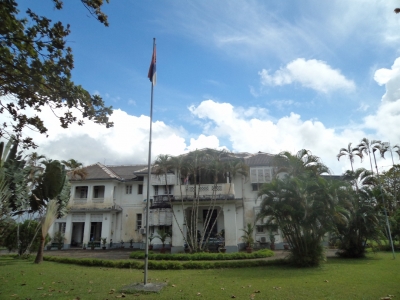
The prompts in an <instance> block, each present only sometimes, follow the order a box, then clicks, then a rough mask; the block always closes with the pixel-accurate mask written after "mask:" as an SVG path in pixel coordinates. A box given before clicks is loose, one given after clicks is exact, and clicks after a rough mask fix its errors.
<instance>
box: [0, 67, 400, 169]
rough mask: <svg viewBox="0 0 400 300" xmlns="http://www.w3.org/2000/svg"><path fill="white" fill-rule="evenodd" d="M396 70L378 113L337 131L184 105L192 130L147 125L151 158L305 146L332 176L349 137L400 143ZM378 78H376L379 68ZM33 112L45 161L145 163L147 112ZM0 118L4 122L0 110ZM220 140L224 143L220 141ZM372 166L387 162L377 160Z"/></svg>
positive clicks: (297, 120) (223, 105)
mask: <svg viewBox="0 0 400 300" xmlns="http://www.w3.org/2000/svg"><path fill="white" fill-rule="evenodd" d="M398 62H399V60H396V62H395V63H394V66H393V67H392V70H395V69H396V68H395V66H396V65H397V64H398ZM396 72H397V73H396ZM396 72H395V71H392V73H391V76H389V78H388V79H387V80H386V81H385V82H386V83H384V84H385V85H386V94H390V95H391V96H390V97H391V100H390V101H383V102H381V104H380V106H379V108H378V109H377V111H375V112H372V113H370V114H369V115H367V116H366V117H365V118H364V119H363V121H362V122H361V123H359V124H352V123H350V124H342V127H341V129H337V128H330V127H327V126H326V125H325V124H324V123H323V121H321V120H318V119H304V118H302V116H301V115H300V114H298V113H295V112H292V113H290V114H288V115H286V116H283V117H281V118H279V119H274V118H273V117H271V116H270V115H269V111H268V110H267V109H265V108H262V107H261V108H260V107H237V106H234V105H233V104H231V103H228V102H217V101H214V100H211V99H209V100H205V101H202V102H200V103H199V104H198V105H193V106H190V107H189V108H188V110H189V112H190V114H191V119H192V121H193V122H192V124H194V123H195V124H197V125H196V126H198V129H199V131H200V132H199V133H188V132H187V131H186V130H184V129H182V128H181V127H174V126H170V125H168V124H166V123H164V122H161V121H157V120H155V121H154V122H153V147H152V158H153V159H154V158H155V157H156V156H157V155H159V154H171V155H178V154H181V153H185V152H187V151H191V150H194V149H201V148H205V147H209V148H214V149H222V148H228V149H229V150H232V151H235V152H241V151H244V152H253V153H255V152H258V151H264V152H269V153H278V152H280V151H284V150H287V151H291V152H296V151H298V150H299V149H302V148H306V149H309V150H311V151H312V152H313V153H314V154H316V155H318V156H320V157H321V158H322V161H323V162H324V163H326V164H327V165H328V166H329V167H330V169H331V170H332V171H333V172H334V173H335V174H341V173H342V172H343V171H344V170H346V169H349V168H350V164H349V162H348V160H346V159H345V158H343V160H341V161H340V162H338V161H337V159H336V155H337V153H338V151H339V149H340V148H341V147H346V146H347V144H348V143H349V142H352V143H353V145H355V144H357V143H358V142H359V141H360V140H361V139H362V138H363V137H367V138H369V139H371V140H372V139H379V140H382V141H390V142H391V143H392V144H396V143H399V142H400V132H399V131H398V128H400V118H399V116H400V95H396V91H399V90H400V80H399V71H396ZM377 76H378V77H379V76H380V75H379V73H378V75H377ZM379 80H381V81H380V82H383V81H382V79H378V80H377V82H379ZM386 94H385V95H386ZM2 100H3V99H2ZM290 103H291V104H294V103H292V102H290ZM75 113H77V112H75ZM40 116H41V117H42V118H43V119H44V120H45V124H46V126H47V127H48V128H49V132H48V133H49V137H46V136H45V135H40V134H38V133H35V132H27V134H29V135H30V136H32V137H33V138H34V140H35V142H36V143H37V144H38V145H39V146H40V147H39V149H36V151H37V152H38V153H40V154H45V155H47V156H48V157H49V158H51V159H69V158H74V159H77V160H78V161H81V162H83V163H85V164H92V163H95V162H98V161H99V162H103V163H106V164H136V163H146V162H147V155H148V145H149V122H150V120H149V117H148V116H145V115H141V116H134V115H129V114H128V113H127V112H125V111H123V110H121V109H116V110H115V111H114V113H113V115H112V116H111V121H113V122H114V124H115V126H114V127H113V128H109V129H106V128H105V127H103V126H100V125H98V124H95V123H93V122H90V121H87V122H86V124H85V125H84V126H78V125H73V126H71V127H70V128H68V129H62V128H61V127H60V126H59V121H58V119H57V118H56V117H55V116H54V115H53V114H52V112H51V111H50V110H49V109H43V111H42V113H41V114H40ZM0 122H1V123H2V122H9V120H7V119H5V117H4V115H0ZM221 141H228V143H227V144H226V145H222V144H221ZM364 163H365V162H364ZM378 163H379V164H380V165H390V163H388V162H383V161H381V162H378ZM360 166H364V167H367V168H368V167H369V166H368V165H366V164H364V165H362V164H361V162H359V161H356V163H355V167H360Z"/></svg>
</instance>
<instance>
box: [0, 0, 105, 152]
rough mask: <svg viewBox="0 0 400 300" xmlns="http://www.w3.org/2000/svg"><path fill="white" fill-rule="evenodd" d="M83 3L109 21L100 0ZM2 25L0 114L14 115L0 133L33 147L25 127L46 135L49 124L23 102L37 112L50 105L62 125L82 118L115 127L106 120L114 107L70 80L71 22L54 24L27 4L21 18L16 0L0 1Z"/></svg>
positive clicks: (57, 3) (58, 5)
mask: <svg viewBox="0 0 400 300" xmlns="http://www.w3.org/2000/svg"><path fill="white" fill-rule="evenodd" d="M53 1H54V3H55V7H56V9H61V8H62V1H61V0H53ZM81 2H82V3H83V4H84V6H85V7H86V8H87V9H88V10H89V12H90V13H92V14H94V15H96V17H97V18H98V20H99V21H100V22H102V23H104V24H105V25H108V21H107V16H106V15H105V14H104V13H103V12H102V11H101V6H102V5H103V1H98V0H81ZM0 28H1V30H0V74H2V76H1V77H0V113H1V114H3V115H5V116H7V118H9V119H10V120H13V121H11V123H10V124H2V125H1V127H0V137H3V136H10V135H11V134H14V135H16V139H17V140H19V141H22V144H23V147H24V148H29V147H36V145H35V143H34V141H33V140H32V138H30V137H28V136H24V133H23V129H24V128H27V127H28V128H34V129H35V130H37V131H38V132H40V133H43V134H45V133H46V132H47V128H46V126H45V124H44V123H43V120H42V119H40V117H38V116H37V115H36V114H34V116H28V115H27V114H26V112H25V109H26V108H27V107H29V108H31V109H33V110H34V111H36V112H40V111H41V110H42V109H43V107H50V108H51V109H52V110H53V112H55V114H56V115H57V116H58V119H59V121H60V125H61V126H62V127H63V128H68V126H69V125H71V124H73V123H77V124H79V125H83V122H84V121H83V120H84V119H90V120H94V121H95V122H96V123H99V124H104V125H106V126H107V127H110V126H113V124H112V123H111V122H109V121H108V116H109V115H110V114H111V113H112V108H111V107H105V106H104V101H103V100H102V99H101V97H99V96H97V95H94V96H91V95H90V94H89V93H88V92H87V91H86V90H85V89H83V88H82V87H81V86H80V85H75V83H74V82H73V81H72V80H71V71H72V69H73V67H74V60H73V56H72V49H71V48H70V47H68V46H67V44H66V42H67V38H68V35H69V33H70V28H69V25H67V26H64V25H63V24H62V23H61V22H54V23H53V22H52V21H51V20H50V19H48V18H46V17H42V16H38V15H37V14H36V13H34V12H33V11H32V10H30V9H28V10H27V11H26V18H21V14H20V11H19V10H18V4H17V1H16V0H0ZM73 108H75V109H76V110H77V111H79V112H80V113H81V118H80V119H78V118H77V117H76V116H75V115H74V114H73V112H72V109H73Z"/></svg>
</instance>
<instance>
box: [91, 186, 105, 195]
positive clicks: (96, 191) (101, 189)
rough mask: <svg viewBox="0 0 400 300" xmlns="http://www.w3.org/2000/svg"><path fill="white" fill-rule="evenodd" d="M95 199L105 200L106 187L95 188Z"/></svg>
mask: <svg viewBox="0 0 400 300" xmlns="http://www.w3.org/2000/svg"><path fill="white" fill-rule="evenodd" d="M93 198H104V185H99V186H94V187H93Z"/></svg>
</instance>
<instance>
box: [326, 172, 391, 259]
mask: <svg viewBox="0 0 400 300" xmlns="http://www.w3.org/2000/svg"><path fill="white" fill-rule="evenodd" d="M353 173H354V174H353V176H352V178H351V179H350V180H349V181H348V182H349V184H346V185H344V186H343V188H342V189H341V190H340V193H341V195H340V202H341V205H342V206H343V207H344V208H345V209H346V212H347V213H346V214H345V216H346V222H337V223H336V227H335V233H334V237H335V238H337V239H339V241H340V243H339V251H338V252H337V254H338V255H339V256H341V257H349V258H360V257H364V256H365V248H366V245H367V240H372V241H377V242H379V241H380V237H381V235H382V231H381V230H382V222H383V219H382V216H381V215H380V214H379V213H378V212H377V210H376V205H377V201H376V198H375V196H374V189H375V183H376V180H374V179H373V178H372V177H373V174H372V173H371V172H369V171H368V170H365V169H364V168H361V169H357V170H356V171H355V172H353ZM347 178H349V177H348V176H347Z"/></svg>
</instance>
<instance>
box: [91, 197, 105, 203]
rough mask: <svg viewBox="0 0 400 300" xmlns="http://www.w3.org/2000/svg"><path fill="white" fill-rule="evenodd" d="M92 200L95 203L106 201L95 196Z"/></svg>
mask: <svg viewBox="0 0 400 300" xmlns="http://www.w3.org/2000/svg"><path fill="white" fill-rule="evenodd" d="M92 202H93V203H104V198H93V199H92Z"/></svg>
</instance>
